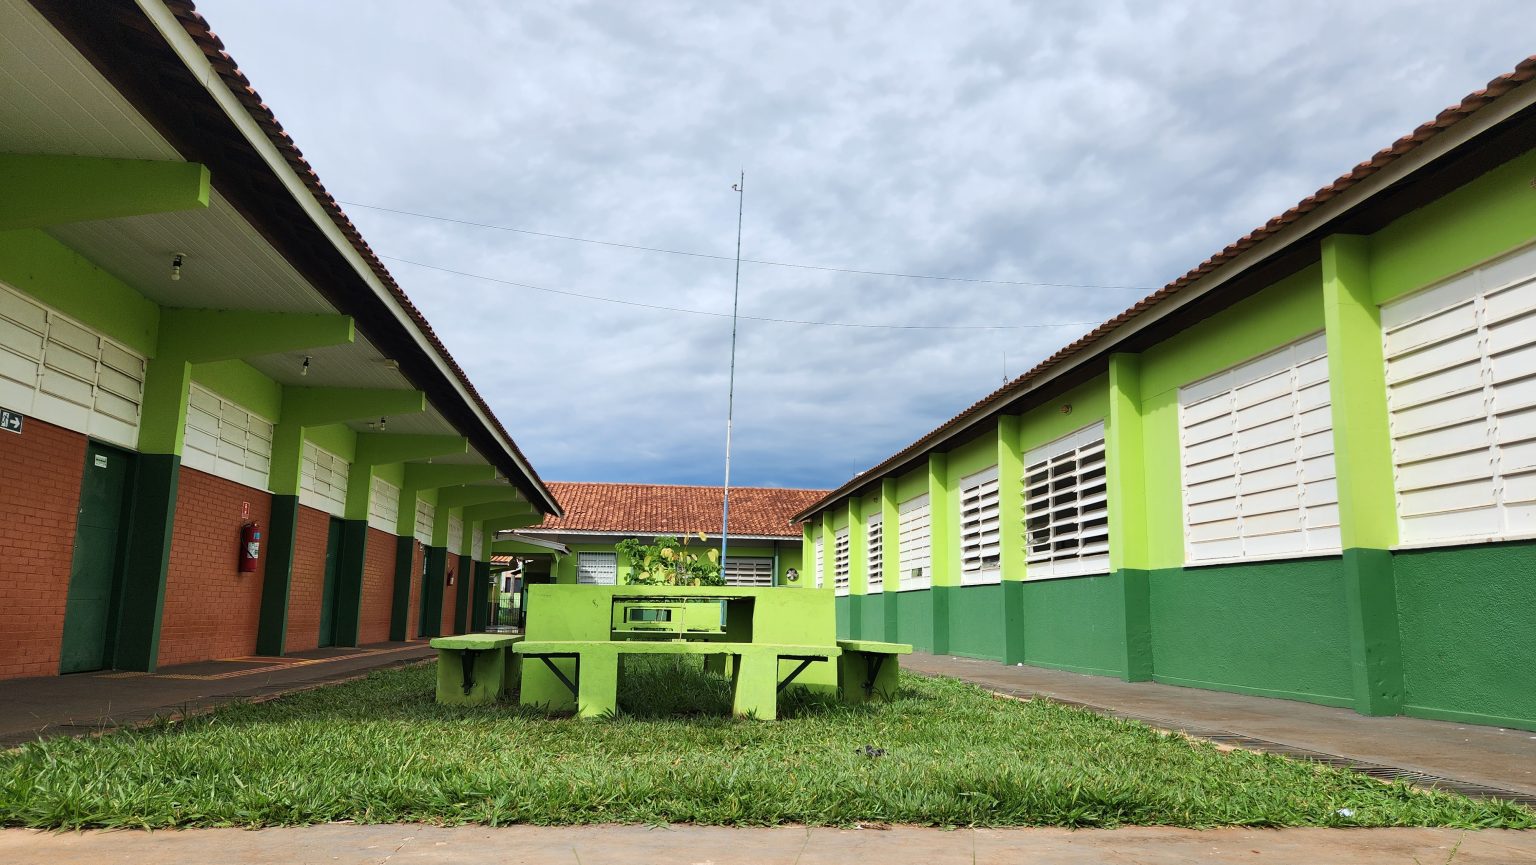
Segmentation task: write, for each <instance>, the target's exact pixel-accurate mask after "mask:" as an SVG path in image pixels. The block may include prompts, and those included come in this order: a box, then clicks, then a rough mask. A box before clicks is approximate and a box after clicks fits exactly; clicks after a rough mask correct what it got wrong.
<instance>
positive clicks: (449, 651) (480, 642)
mask: <svg viewBox="0 0 1536 865" xmlns="http://www.w3.org/2000/svg"><path fill="white" fill-rule="evenodd" d="M522 639H523V638H522V637H520V636H515V635H510V634H461V635H459V636H457V637H433V638H432V640H431V642H430V643H429V645H431V646H432V648H434V649H436V650H437V701H438V702H439V703H447V704H449V705H453V706H484V705H486V704H487V703H494V702H496V701H497V700H498V699H500V698H501V696H502V695H503V694H506V693H509V692H510V691H511V690H512V689H513V688H514V687H516V686H517V675H518V671H519V668H518V665H517V656H515V655H513V654H512V653H511V652H508V651H507V649H508V647H510V646H512V645H514V644H516V643H518V642H521V641H522Z"/></svg>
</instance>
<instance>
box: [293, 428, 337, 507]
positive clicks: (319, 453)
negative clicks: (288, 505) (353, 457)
mask: <svg viewBox="0 0 1536 865" xmlns="http://www.w3.org/2000/svg"><path fill="white" fill-rule="evenodd" d="M347 470H348V466H347V461H346V460H344V459H342V458H341V457H339V456H337V455H336V454H333V453H331V452H330V451H328V450H326V449H325V448H322V447H320V446H319V445H316V444H315V443H314V442H305V443H304V458H303V464H302V466H301V467H300V469H299V472H300V473H299V504H302V505H308V506H309V507H312V508H314V509H316V510H320V511H325V512H326V513H328V514H330V515H331V516H333V517H340V516H345V515H346V512H347Z"/></svg>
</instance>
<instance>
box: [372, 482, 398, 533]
mask: <svg viewBox="0 0 1536 865" xmlns="http://www.w3.org/2000/svg"><path fill="white" fill-rule="evenodd" d="M368 525H370V526H372V527H373V528H376V529H380V530H382V531H386V532H389V533H390V534H395V533H396V532H397V531H399V529H400V488H399V487H397V486H395V485H394V484H392V483H390V482H389V481H386V480H383V479H382V478H374V479H373V488H372V489H370V490H369V491H368Z"/></svg>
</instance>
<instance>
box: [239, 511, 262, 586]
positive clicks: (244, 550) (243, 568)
mask: <svg viewBox="0 0 1536 865" xmlns="http://www.w3.org/2000/svg"><path fill="white" fill-rule="evenodd" d="M259 561H261V525H260V524H259V523H254V522H251V523H246V524H245V525H243V526H241V527H240V573H242V574H254V573H255V572H256V563H257V562H259Z"/></svg>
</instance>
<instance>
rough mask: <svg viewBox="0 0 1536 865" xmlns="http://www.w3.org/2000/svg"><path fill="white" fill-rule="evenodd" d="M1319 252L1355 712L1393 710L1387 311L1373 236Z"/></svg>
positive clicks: (1397, 664)
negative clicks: (1379, 290) (1374, 275)
mask: <svg viewBox="0 0 1536 865" xmlns="http://www.w3.org/2000/svg"><path fill="white" fill-rule="evenodd" d="M1322 258H1323V317H1324V322H1325V327H1326V329H1327V342H1328V389H1329V398H1330V401H1331V402H1332V410H1333V447H1334V465H1335V470H1336V473H1337V476H1338V490H1339V534H1340V539H1341V542H1342V546H1343V549H1344V556H1343V562H1344V599H1345V607H1346V610H1347V611H1348V614H1349V628H1350V673H1351V677H1352V679H1353V682H1354V698H1355V710H1356V711H1358V712H1360V713H1361V714H1363V715H1395V714H1398V713H1399V712H1401V711H1402V708H1403V700H1404V684H1403V662H1402V647H1401V643H1400V637H1399V628H1398V618H1397V583H1396V579H1395V575H1394V573H1393V568H1392V554H1391V552H1389V550H1390V549H1391V547H1392V546H1393V545H1394V544H1396V543H1397V508H1396V505H1395V502H1396V493H1395V490H1394V488H1393V468H1392V437H1391V429H1390V426H1389V425H1388V420H1387V384H1386V366H1385V362H1384V360H1383V357H1382V344H1381V308H1380V307H1378V306H1377V305H1376V303H1375V301H1374V299H1373V298H1372V297H1371V253H1370V239H1369V238H1366V237H1360V236H1354V235H1334V236H1332V237H1328V238H1324V239H1323V251H1322Z"/></svg>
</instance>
